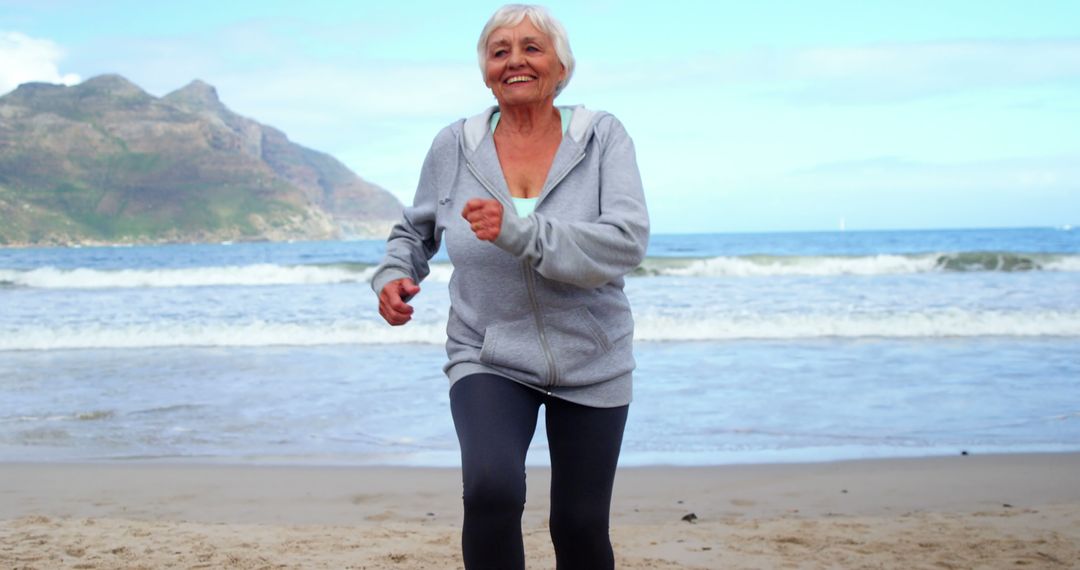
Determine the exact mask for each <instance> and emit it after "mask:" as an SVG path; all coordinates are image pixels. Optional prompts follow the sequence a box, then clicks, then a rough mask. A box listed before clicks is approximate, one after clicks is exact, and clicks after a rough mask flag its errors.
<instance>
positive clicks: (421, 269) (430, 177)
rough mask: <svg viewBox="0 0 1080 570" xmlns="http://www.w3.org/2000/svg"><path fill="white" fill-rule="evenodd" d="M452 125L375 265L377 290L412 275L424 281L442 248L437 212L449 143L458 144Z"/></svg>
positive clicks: (432, 154)
mask: <svg viewBox="0 0 1080 570" xmlns="http://www.w3.org/2000/svg"><path fill="white" fill-rule="evenodd" d="M456 144H457V142H456V138H455V136H454V134H453V133H452V132H451V130H450V128H449V127H448V128H446V129H444V130H443V131H442V132H440V133H439V134H438V135H437V136H436V137H435V141H434V142H432V144H431V149H430V150H428V154H427V157H426V158H425V159H424V166H423V167H422V168H421V169H420V182H419V184H417V187H416V195H415V196H414V197H413V204H412V206H410V207H408V208H405V210H404V211H402V214H401V221H399V222H398V223H397V224H395V225H394V228H393V229H392V230H390V237H388V238H387V239H386V255H385V256H384V257H383V261H382V263H381V264H380V265H379V267H378V268H376V269H375V274H374V275H373V276H372V278H371V288H372V289H373V290H374V291H375V293H376V294H379V293H381V292H382V290H383V287H385V286H386V284H387V283H390V282H391V281H395V280H397V279H403V278H406V277H408V278H411V279H412V280H413V282H415V283H418V284H419V283H420V282H421V281H423V279H424V278H425V277H427V275H428V273H429V272H430V268H429V267H428V261H429V260H430V259H431V258H432V256H434V255H435V253H436V252H438V251H439V243H440V238H441V236H440V235H439V232H438V231H437V229H436V219H435V214H436V212H437V210H438V200H439V189H440V188H442V184H443V182H442V180H441V177H440V172H441V171H443V170H444V169H443V168H441V167H442V166H444V165H443V164H441V162H444V161H445V160H446V157H447V156H452V154H451V155H448V154H447V148H446V145H456Z"/></svg>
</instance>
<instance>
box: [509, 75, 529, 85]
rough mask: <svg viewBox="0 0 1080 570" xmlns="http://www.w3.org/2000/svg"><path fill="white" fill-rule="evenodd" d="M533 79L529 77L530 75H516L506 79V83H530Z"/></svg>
mask: <svg viewBox="0 0 1080 570" xmlns="http://www.w3.org/2000/svg"><path fill="white" fill-rule="evenodd" d="M532 80H533V78H532V77H529V76H528V75H515V76H513V77H511V78H509V79H507V80H506V81H504V83H506V84H507V85H513V84H515V83H528V82H530V81H532Z"/></svg>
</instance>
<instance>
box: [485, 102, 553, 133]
mask: <svg viewBox="0 0 1080 570" xmlns="http://www.w3.org/2000/svg"><path fill="white" fill-rule="evenodd" d="M499 113H500V115H499V126H498V127H497V129H499V130H502V131H503V134H509V135H524V136H529V135H534V134H536V133H543V132H545V131H547V130H548V129H551V128H552V125H558V126H559V130H560V131H561V130H562V118H561V117H560V115H559V110H558V109H556V108H555V102H554V99H548V100H545V101H543V102H541V103H537V104H532V105H513V106H506V107H501V106H500V107H499Z"/></svg>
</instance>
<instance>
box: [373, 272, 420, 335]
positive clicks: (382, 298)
mask: <svg viewBox="0 0 1080 570" xmlns="http://www.w3.org/2000/svg"><path fill="white" fill-rule="evenodd" d="M419 292H420V286H418V285H417V284H416V283H413V280H412V279H409V278H408V277H406V278H404V279H397V280H394V281H391V282H389V283H387V284H386V286H384V287H383V289H382V292H380V293H379V314H380V315H382V318H384V319H386V322H388V323H390V324H391V325H394V326H395V327H396V326H400V325H403V324H405V323H407V322H409V321H410V320H412V312H413V308H412V306H410V305H409V304H408V303H406V302H405V301H408V300H409V299H412V298H413V297H415V296H416V294H417V293H419Z"/></svg>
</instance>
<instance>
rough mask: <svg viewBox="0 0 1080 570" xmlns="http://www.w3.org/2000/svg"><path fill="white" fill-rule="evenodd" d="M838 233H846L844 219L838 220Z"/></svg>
mask: <svg viewBox="0 0 1080 570" xmlns="http://www.w3.org/2000/svg"><path fill="white" fill-rule="evenodd" d="M840 231H842V232H844V231H847V224H846V223H845V222H844V218H840Z"/></svg>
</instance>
